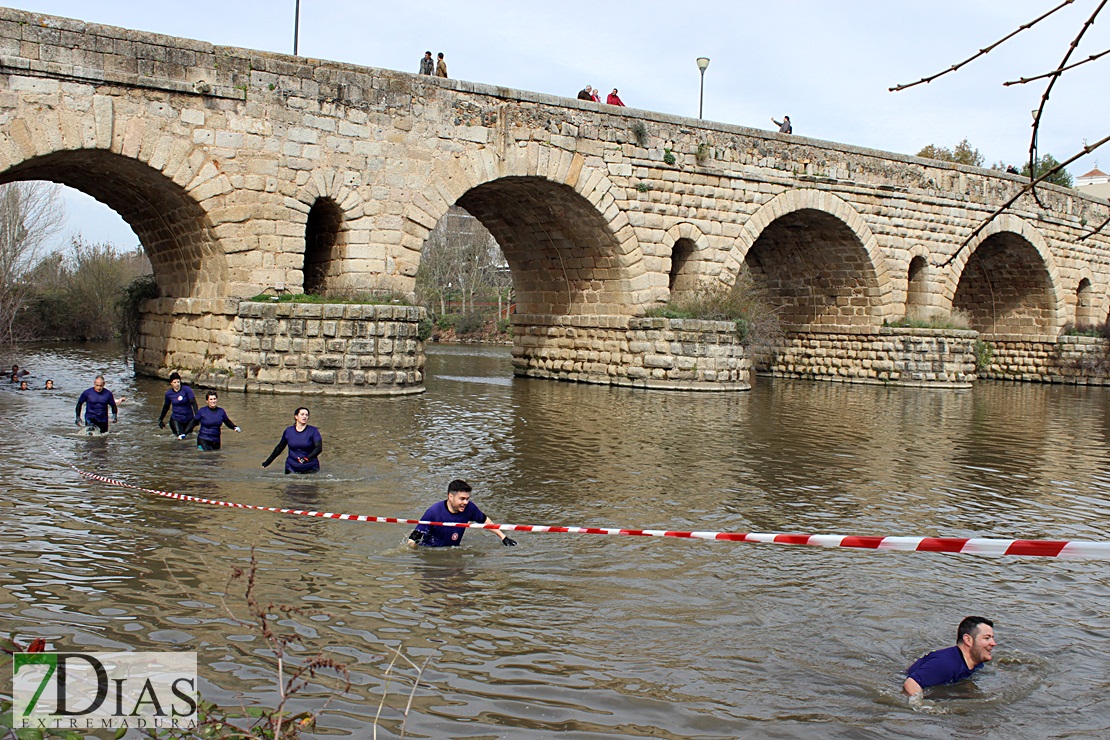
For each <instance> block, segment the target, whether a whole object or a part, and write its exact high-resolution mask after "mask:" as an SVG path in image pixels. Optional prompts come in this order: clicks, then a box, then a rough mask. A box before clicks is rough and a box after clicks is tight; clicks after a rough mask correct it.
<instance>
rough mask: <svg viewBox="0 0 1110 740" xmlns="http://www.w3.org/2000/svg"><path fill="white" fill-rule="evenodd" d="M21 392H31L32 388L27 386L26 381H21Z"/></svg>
mask: <svg viewBox="0 0 1110 740" xmlns="http://www.w3.org/2000/svg"><path fill="white" fill-rule="evenodd" d="M19 390H21V391H29V390H31V388H30V387H29V386H28V385H27V381H26V380H21V381H19Z"/></svg>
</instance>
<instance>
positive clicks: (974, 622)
mask: <svg viewBox="0 0 1110 740" xmlns="http://www.w3.org/2000/svg"><path fill="white" fill-rule="evenodd" d="M981 624H985V625H987V626H988V627H992V628H993V627H994V622H992V621H991V620H989V619H987V618H986V617H964V618H963V621H962V622H960V626H959V627H957V628H956V644H957V645H959V644H960V643H961V642H963V641H964V635H970V636H971V639H972V640H974V639H975V635H977V634H979V625H981Z"/></svg>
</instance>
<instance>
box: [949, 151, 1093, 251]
mask: <svg viewBox="0 0 1110 740" xmlns="http://www.w3.org/2000/svg"><path fill="white" fill-rule="evenodd" d="M1108 141H1110V136H1104V137H1102V138H1101V139H1099V140H1098V141H1096V142H1095V143H1094V144H1088V145H1087V146H1085V147H1083V148H1082V149H1081V150H1079V153H1077V154H1075V155H1074V156H1072V157H1070V158H1069V159H1067V160H1065V161H1063V162H1060V163H1059V164H1058V165H1056V166H1055V167H1053V168H1052V169H1050V170H1047V171H1045V172H1042V173H1041V175H1040V176H1039V177H1038V178H1036V179H1035V180H1031V181H1030V182H1028V183H1027V184H1025V185H1024V186H1022V188H1021V190H1019V191H1018V192H1017V194H1016V195H1014V197H1012V198H1010V199H1009V200H1008V201H1006V202H1005V203H1003V204H1002V205H1001V206H1000V207H999V208H998V209H997V210H996V211H995V212H994V213H992V214H991V215H990V216H989V217H988V218H987V219H986V220H985V221H983V223H981V224H979V225H978V226H977V227H976V228H975V230H974V231H972V232H971V233H970V234H969V235H968V237H967V238H966V239H964V241H963V243H962V244H961V245H960V248H959V249H957V250H956V251H955V252H954V253H953V254H952V256H951V257H949V258H948V259H947V260H945V261H944V262H943V263H941V264H940V265H939V266H940V267H947V266H948V265H950V264H952V262H953V261H955V259H956V257H957V256H959V254H960V252H962V251H963V250H964V248H965V247H966V246H967V245H968V244H970V243H971V240H972V239H974V238H975V237H976V236H978V235H979V234H980V233H981V232H982V231H983V229H985V228H987V225H988V224H990V223H991V221H994V220H995V219H996V218H998V217H999V216H1000V215H1002V214H1003V213H1004V212H1005V211H1006V210H1007V209H1008V208H1009V207H1010V206H1012V205H1013V204H1014V203H1016V202H1017V201H1018V199H1019V198H1021V196H1023V195H1025V194H1026V193H1028V192H1029V191H1031V190H1032V189H1033V188H1035V187H1036V186H1037V185H1039V184H1040V183H1042V182H1044V180H1045V179H1047V178H1049V177H1051V176H1052V175H1054V174H1056V173H1057V172H1059V171H1060V170H1062V169H1064V168H1065V167H1067V166H1068V165H1069V164H1071V163H1072V162H1074V161H1075V160H1077V159H1079V158H1080V157H1085V156H1086V155H1088V154H1090V153H1091V152H1093V151H1094V150H1095V149H1098V148H1099V147H1100V146H1102V145H1103V144H1105V143H1106V142H1108Z"/></svg>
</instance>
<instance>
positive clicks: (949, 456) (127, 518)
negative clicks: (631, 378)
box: [0, 346, 1110, 738]
mask: <svg viewBox="0 0 1110 740" xmlns="http://www.w3.org/2000/svg"><path fill="white" fill-rule="evenodd" d="M431 352H432V354H431V355H430V356H429V362H428V370H429V375H430V379H429V382H428V388H429V391H428V393H427V394H425V395H422V396H419V397H411V398H404V399H366V400H351V399H324V398H310V399H301V398H291V397H280V396H279V397H272V396H253V395H252V396H243V395H238V394H224V396H223V398H222V399H221V402H222V403H221V405H223V406H224V408H226V409H227V410H228V413H229V415H230V416H231V418H232V419H234V420H235V422H236V423H238V424H240V425H241V426H242V427H243V433H242V434H234V433H231V432H228V430H225V437H224V440H225V441H224V449H223V451H221V452H218V453H209V454H201V453H198V452H197V451H196V448H195V447H194V446H193V445H191V444H187V443H179V442H177V441H176V440H175V439H173V438H172V437H171V436H170V435H169V433H168V432H160V431H159V430H158V428H157V426H156V424H155V419H156V418H157V414H158V411H159V409H160V408H161V397H162V392H163V390H164V388H165V386H164V385H163V384H162V383H161V382H156V381H151V380H146V379H134V378H131V377H129V373H128V372H127V370H126V368H125V367H124V366H123V365H122V363H121V362H120V361H119V360H118V359H116V355H115V354H114V353H113V352H112V351H111V349H110V348H105V347H95V346H94V347H68V346H57V347H47V348H41V349H37V350H34V351H32V352H30V353H28V354H26V355H24V356H22V357H20V358H18V359H19V360H21V364H24V365H27V366H29V367H30V368H32V369H33V370H34V372H35V377H34V380H35V381H36V382H35V383H34V384H35V385H41V383H42V381H43V380H45V378H46V377H47V376H50V377H53V378H54V379H55V380H56V382H57V383H58V385H59V386H60V387H61V390H60V391H57V392H55V393H54V394H46V393H44V392H35V393H17V392H14V391H9V390H7V389H6V388H5V389H3V390H0V418H3V419H5V420H9V419H10V420H17V421H19V422H20V423H24V424H29V425H32V426H33V427H34V428H35V429H36V430H37V431H38V432H40V433H42V434H44V435H47V436H48V437H49V438H50V440H51V442H52V443H53V444H54V445H56V446H57V447H58V448H59V449H60V450H61V451H62V453H63V454H64V458H63V459H57V458H56V457H54V456H52V455H51V454H50V453H49V452H48V451H47V450H46V449H45V448H44V447H43V445H42V444H41V443H40V442H38V441H37V440H36V439H35V438H33V437H30V436H27V435H24V434H22V433H20V432H19V431H18V430H15V429H13V427H11V426H10V425H8V424H0V442H2V445H3V447H2V450H3V454H2V455H0V476H2V480H3V481H4V482H3V488H2V493H0V506H2V509H0V543H2V550H0V574H2V575H0V578H2V586H3V589H2V596H0V614H2V616H3V625H4V627H3V628H4V629H8V630H13V631H14V632H15V633H16V634H18V635H20V636H22V637H25V638H30V637H34V636H43V637H46V638H48V639H49V640H50V642H51V644H52V646H53V647H54V648H56V649H66V648H75V647H80V648H86V649H96V648H104V649H108V648H112V649H126V650H182V649H188V650H195V651H197V652H198V653H199V659H200V665H201V666H202V669H201V671H202V675H203V677H204V679H205V680H206V682H207V683H206V685H205V688H206V692H205V693H206V696H207V697H209V698H215V699H217V700H218V701H223V702H225V703H226V702H233V701H236V700H237V697H238V696H240V695H243V696H245V697H247V699H248V700H251V699H254V698H260V699H261V700H263V701H265V702H268V703H272V701H273V698H272V695H271V694H270V693H269V692H270V689H271V686H272V673H271V672H270V671H269V669H268V668H267V667H266V664H265V661H264V660H263V658H262V655H263V654H265V648H264V645H262V644H261V642H260V641H259V640H258V639H257V638H254V637H252V636H251V635H250V633H249V631H248V630H246V629H244V628H243V627H241V626H238V625H236V624H235V623H233V622H232V621H231V620H230V619H229V617H228V615H227V614H226V613H225V612H224V611H223V606H222V604H221V597H220V594H222V593H223V591H224V586H225V583H226V581H227V578H228V575H229V573H230V571H231V570H232V568H234V567H242V566H243V565H244V564H245V563H247V561H248V559H249V548H250V546H251V545H252V544H253V545H254V546H255V548H256V553H257V557H258V559H259V562H260V568H261V569H260V572H259V576H258V579H259V582H260V584H261V590H262V596H263V598H264V599H272V600H275V601H279V602H283V603H287V604H293V605H298V606H303V607H306V608H310V609H314V610H319V611H321V612H324V613H326V615H327V616H315V617H311V618H310V617H303V618H299V619H296V620H291V621H288V622H287V623H286V624H287V625H288V626H289V627H291V628H292V627H295V628H296V629H297V631H298V633H299V634H300V635H301V636H302V637H303V648H304V649H305V650H307V649H313V650H315V649H319V648H324V647H327V648H331V649H332V650H334V651H335V653H336V654H337V655H338V656H339V657H340V658H341V659H342V660H346V661H347V662H348V663H349V664H350V666H351V670H352V675H353V677H354V680H355V686H354V688H353V689H352V690H351V691H350V692H349V693H348V694H346V695H344V696H342V697H340V698H338V699H336V700H335V701H334V702H333V703H332V705H331V707H330V708H329V709H328V711H327V712H326V714H325V715H324V718H323V721H322V726H323V729H322V732H327V733H333V734H350V735H353V736H356V737H368V736H369V735H370V723H371V722H372V720H373V717H374V715H375V713H376V711H377V709H378V704H379V702H380V701H381V696H382V693H383V688H384V687H385V682H384V679H383V674H384V671H385V669H386V667H387V665H388V664H389V660H390V654H389V651H390V649H391V648H393V647H395V646H396V647H400V649H401V650H402V651H403V652H404V654H405V655H407V656H408V657H410V658H411V659H412V660H414V661H416V662H418V663H419V662H423V660H424V659H425V658H426V657H428V656H429V655H431V656H432V659H431V662H430V664H429V667H428V669H427V671H426V672H425V673H424V676H423V683H422V684H421V686H420V688H419V689H418V690H417V692H416V696H415V699H414V702H413V709H412V714H411V716H410V717H409V719H408V722H407V726H406V734H407V736H409V737H432V738H446V737H452V738H461V737H466V738H501V737H511V738H543V737H551V736H553V735H555V734H558V733H562V734H563V735H565V736H567V737H580V738H600V737H637V736H639V737H667V738H679V737H682V738H686V737H691V738H732V737H739V736H744V737H794V736H806V737H861V738H862V737H876V738H878V737H890V736H912V737H937V738H940V737H950V736H952V735H953V734H955V735H959V736H967V737H996V736H1007V737H1010V738H1020V737H1105V736H1107V734H1108V733H1110V703H1107V702H1106V701H1105V696H1106V692H1107V689H1108V688H1110V683H1108V679H1107V676H1108V672H1107V667H1108V661H1107V653H1108V652H1110V638H1108V635H1110V616H1108V606H1110V598H1108V597H1110V565H1108V564H1107V563H1106V562H1105V561H1101V562H1100V561H1075V562H1068V561H1058V560H1049V559H1017V558H1002V559H992V558H977V557H971V556H953V555H937V554H912V553H883V554H880V553H873V552H861V551H849V550H825V549H818V548H788V547H779V546H768V545H758V546H756V545H745V544H732V543H724V542H718V543H707V542H695V541H682V540H661V539H646V538H631V537H598V536H587V535H558V534H549V535H528V534H520V535H519V536H517V539H518V540H519V542H520V546H519V547H517V548H514V549H510V548H504V547H501V546H499V545H498V543H497V540H496V538H494V537H493V536H492V535H491V534H488V533H484V532H470V533H469V534H468V535H467V537H466V542H465V546H464V547H462V548H460V549H458V550H455V551H419V552H415V553H414V552H411V551H408V550H407V549H405V548H402V547H400V546H399V543H400V541H401V539H402V537H403V536H404V535H405V534H407V532H408V528H406V527H402V526H397V525H378V524H356V523H348V522H341V521H324V520H315V519H306V518H297V517H292V516H278V515H271V514H265V513H259V512H248V511H236V510H228V509H222V508H215V507H204V506H200V505H191V504H183V503H177V502H173V501H169V500H165V499H159V498H156V497H151V496H147V495H144V494H140V493H136V492H132V491H127V490H122V489H118V488H109V487H105V486H99V485H92V484H89V483H86V482H83V481H82V480H79V479H78V478H76V477H75V475H74V474H73V473H72V472H71V471H69V470H68V469H67V468H66V467H64V465H63V463H66V462H73V463H74V464H77V465H79V466H81V467H84V468H87V469H93V470H96V471H100V472H103V473H105V474H107V475H111V476H114V477H118V478H121V479H125V480H127V481H130V482H134V483H139V484H142V485H147V486H151V487H155V488H162V489H167V490H172V491H177V492H181V493H191V494H203V495H205V496H210V497H213V498H220V499H224V500H230V501H239V502H244V503H252V504H263V505H271V506H286V505H294V506H303V507H310V508H318V509H322V510H327V511H341V512H350V513H361V514H372V515H379V516H402V517H415V516H418V515H419V514H420V513H422V512H423V510H424V508H425V507H426V506H428V505H429V504H431V503H432V502H433V501H435V500H436V499H437V498H440V497H442V491H443V490H444V488H445V486H446V483H447V482H448V481H449V480H450V479H451V478H454V477H462V478H466V479H467V480H469V481H470V482H471V483H472V484H474V486H475V501H476V502H477V503H478V504H479V506H481V507H482V508H483V509H484V510H485V511H486V512H487V513H488V514H490V515H491V517H493V518H494V519H495V520H497V521H506V522H513V523H533V524H568V525H595V526H627V527H650V528H667V529H696V530H728V531H764V532H767V531H799V532H825V533H838V534H845V533H847V534H905V535H916V534H929V535H952V536H969V535H976V536H992V537H1013V536H1020V537H1052V538H1066V539H1096V540H1108V539H1110V455H1108V454H1107V442H1108V438H1110V429H1108V421H1107V418H1108V416H1107V413H1108V411H1110V392H1108V391H1106V390H1102V389H1083V388H1079V389H1077V388H1062V387H1045V386H1034V385H1002V384H988V383H983V384H981V385H979V386H978V387H977V388H975V389H974V390H973V391H969V392H952V391H928V390H920V389H885V388H875V387H861V386H841V385H833V384H824V383H806V382H761V383H759V384H758V385H757V386H756V388H755V389H754V390H753V391H752V392H751V393H746V394H738V395H709V394H705V395H701V394H674V393H662V392H644V391H634V390H627V389H610V388H599V387H592V386H580V385H571V384H562V383H555V382H551V381H540V380H531V381H530V380H521V379H514V378H513V377H512V374H511V369H510V364H509V357H508V351H507V350H506V349H504V348H474V347H433V348H432V350H431ZM9 364H10V363H9ZM97 370H106V371H107V372H106V374H107V375H108V379H109V384H108V385H109V388H112V389H113V390H115V391H116V393H117V395H120V394H122V395H127V396H129V397H130V399H131V400H130V401H129V402H128V403H127V404H126V405H125V406H123V408H122V413H121V415H120V424H119V425H118V427H117V428H116V430H115V431H114V432H113V433H112V434H110V435H108V436H106V437H104V438H84V437H78V436H76V435H75V427H74V426H73V424H72V419H73V404H74V402H75V400H76V396H77V395H78V393H79V392H80V391H81V390H83V389H84V388H85V387H87V386H88V385H89V384H90V382H91V378H92V375H93V374H94V373H95V371H97ZM302 402H307V405H309V406H310V407H311V409H312V422H313V423H314V424H316V425H318V426H319V427H320V428H321V429H322V430H323V433H324V442H325V451H324V455H323V457H322V461H323V467H324V472H323V474H322V475H319V476H316V477H313V478H309V479H304V478H301V479H295V478H293V477H285V476H283V475H282V474H281V464H280V462H279V463H277V464H275V465H274V466H271V467H270V468H269V469H267V470H263V469H262V468H261V467H260V464H261V462H262V460H263V459H265V457H266V455H267V454H268V453H269V451H270V450H271V449H272V447H273V445H274V443H275V442H276V440H277V438H278V436H279V435H280V432H281V430H282V429H283V428H284V427H285V426H286V425H287V424H288V423H290V417H291V415H292V411H293V408H294V407H295V406H296V405H298V404H299V403H302ZM227 601H228V603H229V604H230V605H232V606H233V607H236V608H237V607H238V605H239V600H238V599H237V598H235V597H230V598H229V599H228V600H227ZM971 613H976V614H983V615H986V616H988V617H991V618H993V619H994V620H995V624H996V631H997V634H998V636H999V641H1000V644H999V648H998V650H997V651H996V653H995V654H996V660H995V663H994V664H993V665H992V666H990V667H988V668H987V669H986V670H985V672H984V673H983V674H982V675H981V677H979V678H977V679H976V681H975V682H974V684H964V685H962V686H960V687H958V688H956V689H950V690H948V691H947V692H945V693H944V695H943V696H942V697H941V698H939V699H937V701H936V702H935V704H934V706H933V707H932V709H931V711H929V712H920V711H917V712H915V711H913V710H912V709H911V708H910V707H909V706H908V705H907V703H906V702H905V701H904V700H903V699H902V698H901V697H900V696H899V695H898V686H899V683H900V677H899V673H900V671H901V670H902V669H904V668H905V666H906V665H908V664H909V663H910V662H911V661H912V660H913V659H914V658H916V657H917V656H918V655H920V654H921V653H923V652H925V651H927V650H930V649H934V648H936V647H941V646H943V645H945V644H950V642H951V641H952V640H953V639H954V634H953V633H954V631H955V625H956V623H957V622H958V621H959V619H960V618H961V617H963V616H965V615H966V614H971ZM414 675H415V671H413V670H412V669H406V670H404V671H401V672H400V673H398V674H397V675H396V676H395V677H394V678H393V679H392V681H391V682H390V683H389V686H388V691H387V698H386V702H385V708H384V709H383V710H382V720H381V721H380V723H379V733H378V736H379V737H390V736H396V735H397V734H398V733H399V730H400V710H401V709H402V708H403V707H404V704H405V700H406V697H407V694H408V692H409V691H410V690H411V686H412V680H413V677H414ZM5 685H7V681H6V680H5ZM323 695H324V692H323V690H322V689H321V691H319V692H306V693H305V694H303V695H302V700H303V701H302V704H303V705H304V706H312V705H315V704H317V703H318V702H319V700H320V697H322V696H323Z"/></svg>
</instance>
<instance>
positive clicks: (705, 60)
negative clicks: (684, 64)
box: [698, 57, 709, 119]
mask: <svg viewBox="0 0 1110 740" xmlns="http://www.w3.org/2000/svg"><path fill="white" fill-rule="evenodd" d="M708 66H709V57H698V69H700V70H701V92H699V93H698V118H699V119H700V118H701V112H702V105H703V104H704V103H705V68H706V67H708Z"/></svg>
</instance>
